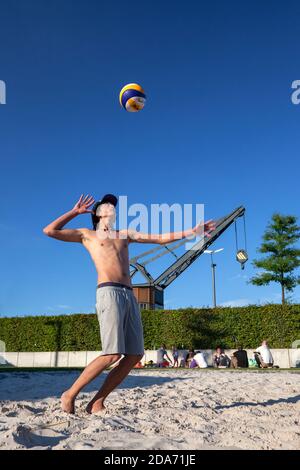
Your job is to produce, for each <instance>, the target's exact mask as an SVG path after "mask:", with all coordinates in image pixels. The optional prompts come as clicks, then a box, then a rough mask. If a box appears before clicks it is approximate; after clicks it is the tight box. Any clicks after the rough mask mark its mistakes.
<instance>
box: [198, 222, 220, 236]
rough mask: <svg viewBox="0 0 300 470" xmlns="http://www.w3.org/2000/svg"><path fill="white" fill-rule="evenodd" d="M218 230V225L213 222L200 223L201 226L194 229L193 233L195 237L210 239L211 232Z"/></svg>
mask: <svg viewBox="0 0 300 470" xmlns="http://www.w3.org/2000/svg"><path fill="white" fill-rule="evenodd" d="M215 228H216V223H215V222H214V221H213V220H208V221H207V222H204V223H203V222H200V224H198V225H196V227H195V228H193V233H194V234H195V235H200V234H201V235H204V236H205V237H207V238H209V237H210V234H211V232H213V231H214V230H215Z"/></svg>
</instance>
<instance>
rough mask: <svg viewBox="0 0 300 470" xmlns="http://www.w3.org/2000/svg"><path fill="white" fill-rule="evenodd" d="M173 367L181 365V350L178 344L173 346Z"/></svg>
mask: <svg viewBox="0 0 300 470" xmlns="http://www.w3.org/2000/svg"><path fill="white" fill-rule="evenodd" d="M172 356H173V367H179V362H178V360H179V352H178V349H177V348H176V346H172Z"/></svg>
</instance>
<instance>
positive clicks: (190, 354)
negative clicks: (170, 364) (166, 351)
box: [185, 349, 195, 367]
mask: <svg viewBox="0 0 300 470" xmlns="http://www.w3.org/2000/svg"><path fill="white" fill-rule="evenodd" d="M194 356H195V351H194V349H189V351H188V353H187V355H186V357H185V367H190V362H191V361H192V359H193V357H194Z"/></svg>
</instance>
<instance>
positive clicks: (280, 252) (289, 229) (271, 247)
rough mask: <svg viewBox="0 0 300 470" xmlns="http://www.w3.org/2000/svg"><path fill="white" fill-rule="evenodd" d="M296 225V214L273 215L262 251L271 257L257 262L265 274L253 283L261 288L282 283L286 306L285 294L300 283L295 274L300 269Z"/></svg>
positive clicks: (254, 278)
mask: <svg viewBox="0 0 300 470" xmlns="http://www.w3.org/2000/svg"><path fill="white" fill-rule="evenodd" d="M296 222H297V218H296V217H294V216H292V215H286V216H284V215H281V214H277V213H276V214H273V216H272V221H271V222H270V223H269V224H268V226H267V229H266V231H265V233H264V235H263V242H262V244H261V247H260V248H259V249H258V252H259V253H263V254H269V256H267V257H265V258H262V259H260V260H254V261H253V265H254V266H255V267H256V268H258V269H263V270H264V271H265V272H262V273H260V274H258V275H257V276H254V277H253V278H252V279H250V282H251V283H252V284H254V285H257V286H264V285H267V284H269V283H270V282H278V283H279V284H280V285H281V298H282V304H284V303H285V292H286V291H289V292H291V291H292V290H293V289H294V288H295V287H296V286H297V284H300V276H296V275H295V274H294V271H295V270H296V269H297V268H298V267H299V266H300V249H298V248H296V247H295V243H296V242H297V241H298V240H299V238H300V227H299V226H298V225H297V223H296Z"/></svg>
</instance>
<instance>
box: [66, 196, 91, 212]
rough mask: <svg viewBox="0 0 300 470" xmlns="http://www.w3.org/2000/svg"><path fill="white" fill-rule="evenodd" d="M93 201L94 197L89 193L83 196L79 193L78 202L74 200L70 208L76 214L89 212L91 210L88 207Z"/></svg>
mask: <svg viewBox="0 0 300 470" xmlns="http://www.w3.org/2000/svg"><path fill="white" fill-rule="evenodd" d="M94 202H95V199H94V198H93V197H92V196H90V195H89V194H88V195H87V196H85V197H83V194H81V196H80V198H79V200H78V202H76V204H75V206H74V207H73V209H72V210H73V211H75V212H77V214H90V213H92V212H93V211H91V210H89V208H90V207H91V206H92V205H93V204H94Z"/></svg>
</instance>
